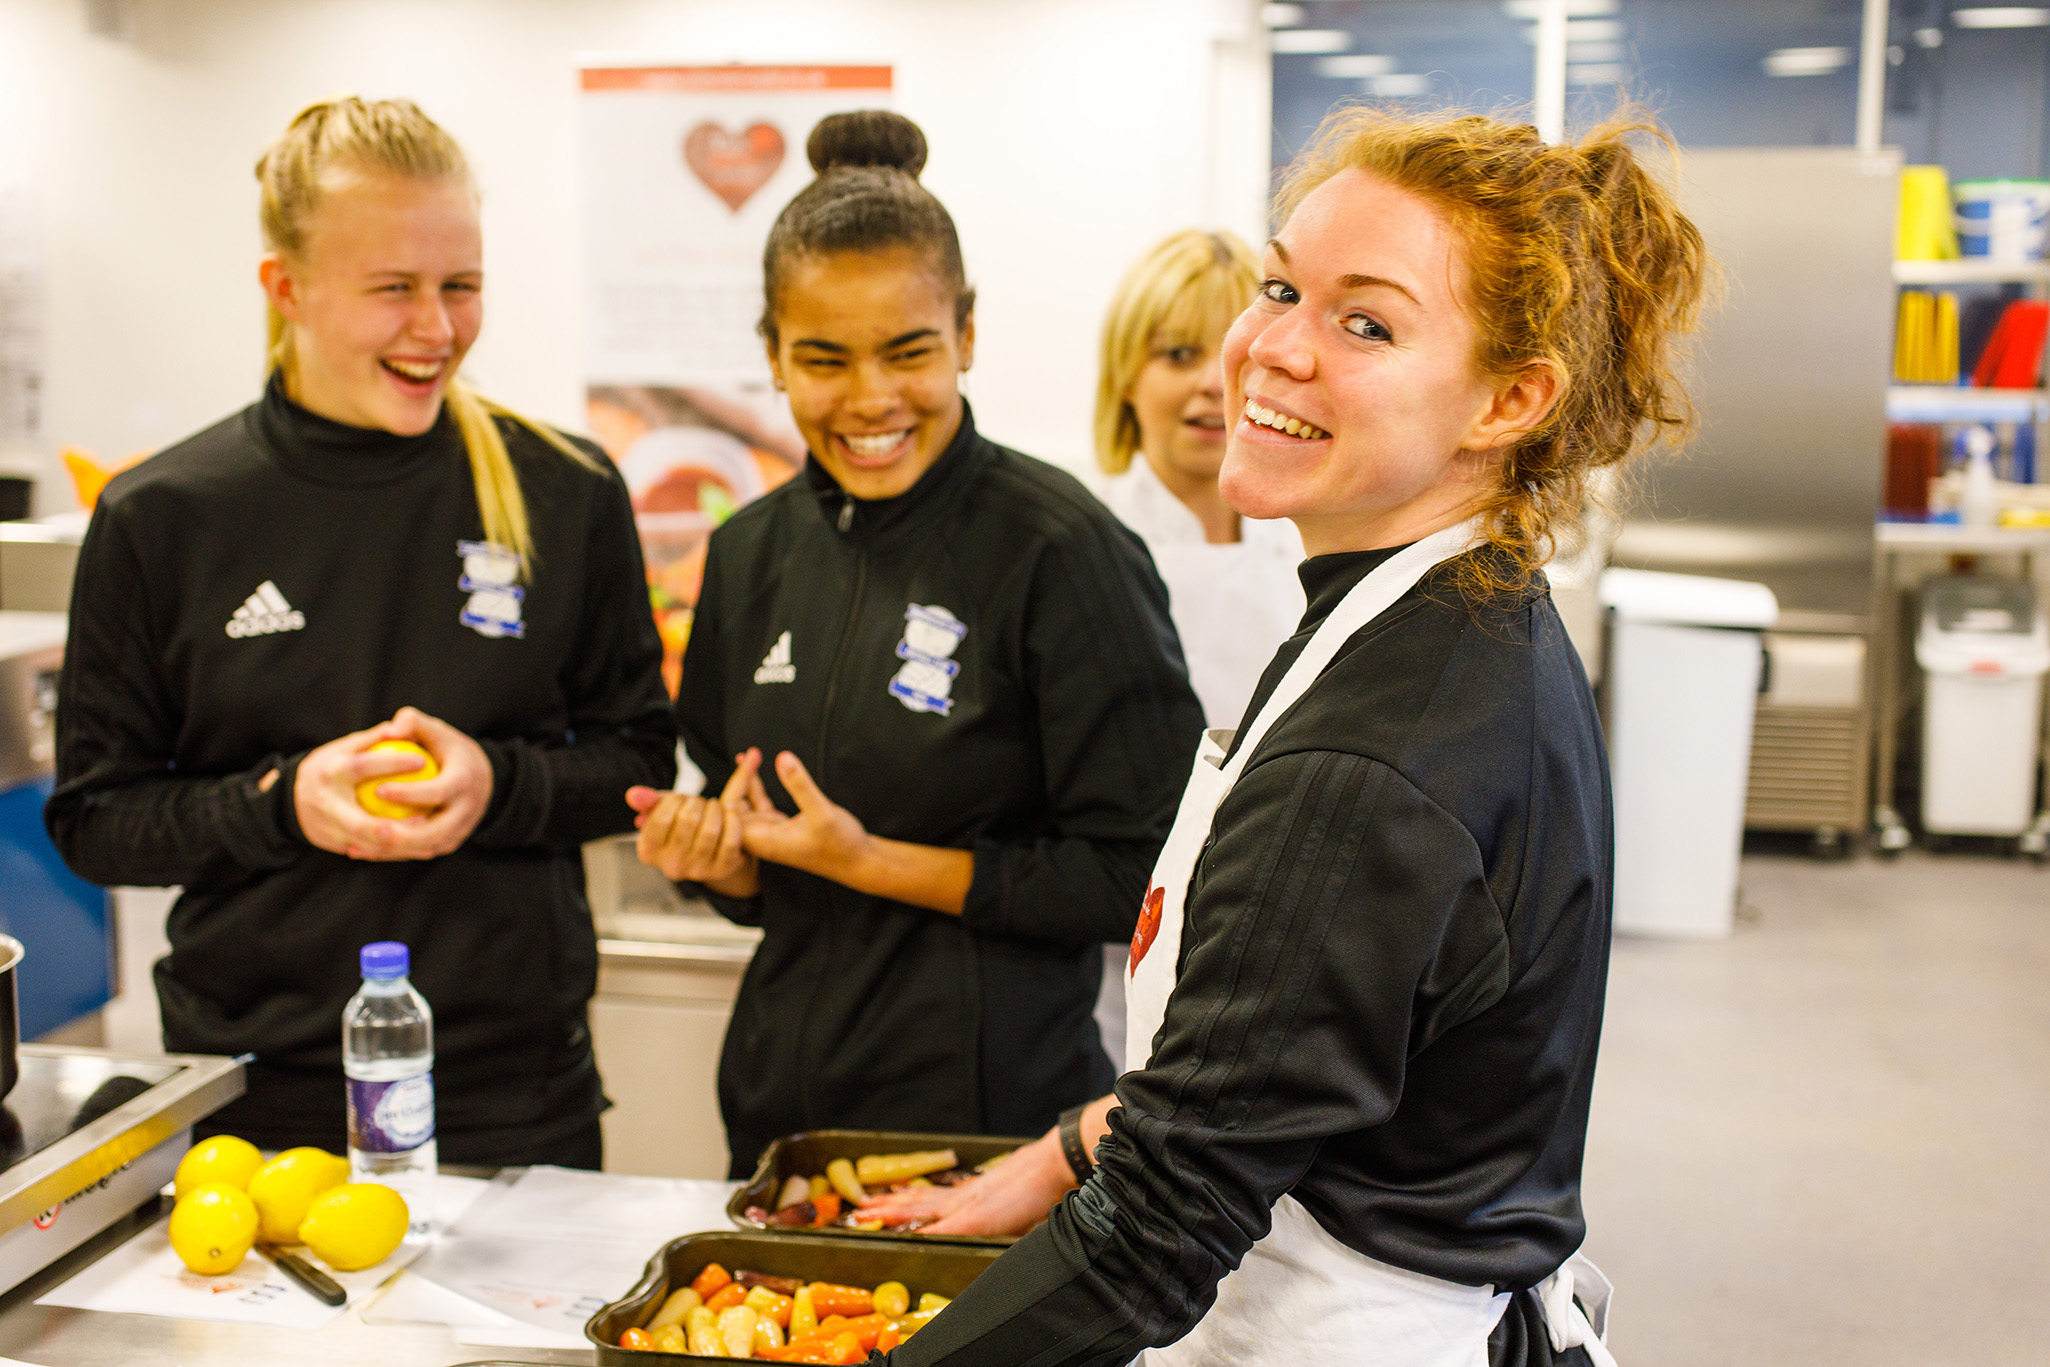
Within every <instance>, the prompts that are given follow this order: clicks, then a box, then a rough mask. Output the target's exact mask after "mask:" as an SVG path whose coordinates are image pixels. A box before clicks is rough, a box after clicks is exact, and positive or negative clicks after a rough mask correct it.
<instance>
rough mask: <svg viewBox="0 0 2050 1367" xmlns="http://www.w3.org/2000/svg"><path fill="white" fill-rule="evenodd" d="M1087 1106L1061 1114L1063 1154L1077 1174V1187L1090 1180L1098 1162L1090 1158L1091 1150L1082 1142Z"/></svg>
mask: <svg viewBox="0 0 2050 1367" xmlns="http://www.w3.org/2000/svg"><path fill="white" fill-rule="evenodd" d="M1086 1109H1087V1107H1086V1106H1077V1107H1075V1108H1074V1109H1073V1110H1067V1111H1062V1112H1061V1123H1060V1127H1059V1128H1060V1135H1061V1153H1062V1154H1063V1155H1064V1156H1066V1158H1067V1160H1068V1170H1069V1171H1071V1172H1073V1173H1074V1174H1075V1185H1076V1186H1080V1185H1082V1184H1083V1183H1084V1182H1087V1181H1088V1180H1089V1174H1090V1173H1091V1172H1093V1171H1094V1170H1095V1168H1096V1160H1095V1159H1093V1158H1091V1157H1090V1156H1089V1148H1088V1146H1087V1145H1085V1144H1084V1143H1083V1142H1082V1112H1083V1111H1084V1110H1086Z"/></svg>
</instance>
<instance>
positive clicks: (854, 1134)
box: [726, 1130, 1032, 1247]
mask: <svg viewBox="0 0 2050 1367" xmlns="http://www.w3.org/2000/svg"><path fill="white" fill-rule="evenodd" d="M1031 1142H1032V1141H1031V1140H1030V1139H1013V1138H1007V1137H1005V1136H1003V1135H988V1134H914V1133H910V1132H908V1131H904V1130H810V1131H807V1132H805V1133H802V1134H789V1135H785V1136H783V1137H782V1138H781V1139H778V1140H775V1141H773V1142H772V1143H771V1144H770V1145H769V1147H768V1148H766V1149H764V1150H763V1151H762V1161H761V1162H759V1163H757V1164H756V1165H755V1175H754V1176H753V1177H750V1178H749V1179H748V1180H747V1184H746V1185H745V1186H743V1187H742V1188H741V1189H740V1190H739V1191H736V1192H734V1193H733V1199H732V1200H730V1201H728V1202H727V1203H726V1215H727V1218H728V1219H730V1220H732V1221H733V1223H734V1224H735V1225H736V1226H738V1227H739V1228H741V1229H759V1230H765V1231H767V1232H769V1233H771V1234H778V1235H780V1234H781V1233H782V1232H783V1231H785V1230H788V1229H792V1228H793V1227H792V1226H787V1225H765V1224H763V1223H762V1222H761V1221H759V1220H750V1219H748V1218H747V1213H746V1212H747V1208H748V1207H749V1206H764V1207H767V1208H768V1209H771V1210H773V1209H775V1204H774V1203H775V1200H776V1193H777V1192H778V1191H780V1190H782V1187H783V1183H784V1182H785V1181H787V1180H788V1179H789V1178H790V1177H792V1176H793V1175H794V1176H798V1177H817V1176H821V1175H823V1174H824V1172H825V1171H826V1164H828V1163H830V1162H832V1161H833V1160H834V1159H835V1158H845V1159H848V1160H849V1161H852V1160H854V1159H856V1158H859V1157H861V1156H862V1155H863V1154H871V1153H878V1154H879V1153H918V1152H921V1151H923V1150H926V1149H952V1150H953V1151H954V1157H955V1158H957V1159H959V1160H960V1162H961V1165H962V1166H963V1167H969V1168H972V1167H974V1166H975V1165H976V1164H978V1163H987V1162H988V1161H989V1160H990V1159H992V1158H995V1157H997V1156H999V1155H1001V1154H1006V1153H1009V1152H1011V1151H1012V1150H1013V1149H1019V1148H1023V1147H1024V1146H1025V1145H1027V1144H1030V1143H1031ZM795 1228H799V1229H801V1232H803V1233H805V1234H817V1235H823V1236H825V1237H827V1238H833V1239H902V1240H909V1241H916V1242H918V1243H925V1244H968V1245H980V1246H983V1247H991V1246H994V1247H1002V1246H1004V1245H1007V1244H1014V1243H1016V1242H1018V1239H1017V1236H1016V1235H1009V1234H919V1233H917V1232H912V1233H908V1234H907V1233H905V1232H903V1231H901V1230H888V1229H879V1230H875V1231H873V1232H871V1231H869V1230H865V1229H838V1228H835V1227H833V1226H830V1225H827V1226H821V1227H818V1228H812V1227H810V1226H802V1227H795Z"/></svg>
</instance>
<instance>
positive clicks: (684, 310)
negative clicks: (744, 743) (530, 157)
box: [579, 59, 892, 692]
mask: <svg viewBox="0 0 2050 1367" xmlns="http://www.w3.org/2000/svg"><path fill="white" fill-rule="evenodd" d="M891 81H892V75H891V69H890V68H888V67H876V66H738V65H732V66H713V67H688V66H662V65H647V66H638V65H612V64H599V63H597V62H596V61H595V59H594V61H593V62H592V63H591V64H587V65H585V66H584V67H583V69H582V70H581V72H580V80H579V85H580V100H579V113H580V118H581V121H582V144H581V147H582V175H583V184H584V196H583V210H584V233H585V251H584V261H585V271H584V277H585V321H586V336H587V338H588V343H587V351H586V357H587V359H586V363H585V383H586V387H585V407H586V415H587V421H588V422H589V424H590V431H591V434H592V436H593V437H595V438H596V439H597V441H598V443H599V444H600V445H601V446H603V447H604V448H605V451H606V454H608V455H610V456H611V457H612V459H613V462H614V463H615V464H616V465H618V466H619V469H620V473H621V474H622V475H624V476H625V478H626V482H627V487H628V489H629V490H630V491H631V492H632V495H633V503H634V514H635V519H636V522H637V524H638V526H639V528H640V533H641V547H642V553H643V555H644V556H645V557H646V560H647V568H648V593H649V598H650V601H651V604H652V606H653V610H654V613H655V620H656V623H657V625H658V627H659V628H660V630H661V633H662V644H663V675H664V679H665V681H666V682H667V684H668V686H669V689H670V691H671V692H674V691H675V689H676V686H677V681H678V679H679V677H680V672H681V670H682V658H683V648H684V645H685V643H686V642H687V641H688V640H689V637H690V622H691V613H692V611H693V610H694V608H695V606H696V604H697V596H698V585H699V579H700V576H701V575H702V574H703V572H704V547H705V540H706V538H707V537H709V536H710V535H711V532H712V529H713V528H714V527H716V526H718V525H719V523H721V522H723V521H724V520H725V519H726V518H727V517H728V516H730V515H731V514H732V512H733V510H734V509H736V508H738V507H740V506H742V505H744V504H746V503H748V502H749V501H751V500H753V499H755V498H758V497H760V496H761V495H762V494H763V493H765V492H766V491H768V490H770V489H773V488H775V487H776V486H777V485H778V484H781V483H782V482H783V481H784V480H786V479H789V478H790V477H791V476H792V475H793V474H795V473H796V472H797V470H798V469H799V467H801V466H802V465H803V463H804V442H803V440H802V439H801V438H800V437H799V436H798V433H797V429H796V427H795V426H793V425H792V423H791V421H790V418H789V415H788V412H787V410H786V409H785V407H784V405H783V403H782V400H781V396H780V395H778V394H777V393H776V392H775V390H774V388H773V387H772V385H771V382H770V378H769V368H768V364H767V362H766V360H765V359H764V355H763V351H762V339H761V336H760V334H759V332H758V331H757V323H758V321H759V318H760V314H761V295H762V264H761V244H762V240H763V238H764V237H765V236H766V235H767V233H768V229H769V225H770V223H771V222H772V221H773V220H774V218H775V215H776V213H777V211H778V210H779V209H781V208H782V207H783V205H784V204H785V203H787V202H788V201H789V199H790V197H791V196H792V195H793V194H795V193H796V192H797V191H798V190H799V189H800V188H802V187H803V185H804V184H805V182H806V181H807V180H808V179H809V178H810V168H809V167H808V166H807V164H806V161H805V157H804V146H805V140H806V138H807V137H808V136H809V135H810V133H811V130H812V128H813V127H814V126H815V125H816V124H817V123H818V121H819V120H820V119H821V118H823V117H825V116H826V115H827V114H830V113H833V112H835V111H837V110H843V109H848V108H854V107H870V108H875V107H883V106H886V105H887V104H888V103H889V101H890V96H891Z"/></svg>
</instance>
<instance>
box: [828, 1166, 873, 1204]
mask: <svg viewBox="0 0 2050 1367" xmlns="http://www.w3.org/2000/svg"><path fill="white" fill-rule="evenodd" d="M826 1180H827V1181H828V1182H831V1183H832V1184H833V1190H834V1191H837V1192H839V1193H840V1194H841V1195H842V1196H844V1197H846V1198H847V1202H848V1204H849V1205H856V1206H858V1205H860V1204H861V1203H862V1202H863V1201H866V1200H867V1199H868V1192H867V1191H865V1190H863V1189H862V1185H861V1183H860V1181H859V1180H858V1179H856V1177H855V1176H854V1165H853V1164H852V1163H850V1162H848V1161H847V1160H846V1159H844V1158H835V1159H834V1160H833V1161H832V1162H830V1163H828V1164H826Z"/></svg>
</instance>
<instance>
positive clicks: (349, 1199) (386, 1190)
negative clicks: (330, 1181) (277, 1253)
mask: <svg viewBox="0 0 2050 1367" xmlns="http://www.w3.org/2000/svg"><path fill="white" fill-rule="evenodd" d="M411 1218H412V1214H411V1212H409V1211H408V1210H407V1209H406V1198H405V1197H403V1196H401V1195H399V1194H398V1193H397V1192H395V1191H393V1190H392V1189H391V1188H390V1187H386V1186H380V1185H379V1184H377V1183H375V1182H351V1183H349V1184H348V1185H346V1186H340V1187H335V1188H333V1189H332V1190H330V1191H326V1192H323V1193H322V1194H321V1195H320V1196H319V1197H318V1198H316V1199H315V1201H314V1202H313V1205H312V1207H311V1208H310V1209H309V1210H308V1211H307V1212H306V1221H305V1223H304V1224H301V1225H300V1226H299V1242H300V1243H302V1244H305V1245H306V1247H308V1248H309V1249H311V1250H313V1256H314V1257H316V1258H318V1259H320V1260H321V1261H322V1262H324V1263H326V1264H327V1265H328V1266H329V1267H331V1268H333V1269H334V1270H335V1271H337V1272H355V1271H357V1270H359V1269H361V1268H365V1267H369V1266H370V1265H371V1264H373V1263H381V1262H383V1261H384V1260H385V1259H386V1258H389V1257H390V1256H391V1255H392V1250H393V1249H395V1248H397V1247H398V1246H399V1244H400V1243H401V1242H402V1241H403V1240H404V1239H405V1237H406V1226H407V1223H408V1222H409V1221H410V1220H411Z"/></svg>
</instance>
